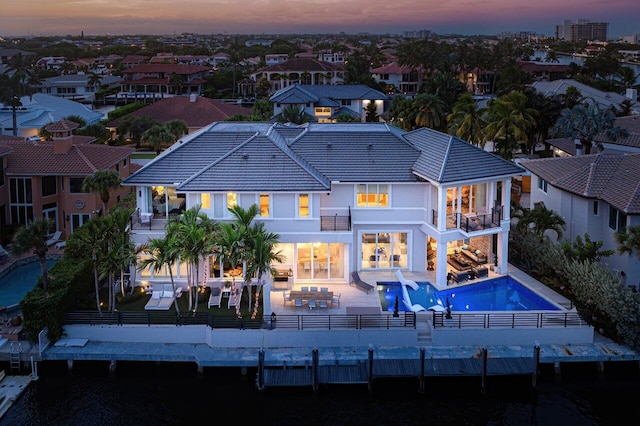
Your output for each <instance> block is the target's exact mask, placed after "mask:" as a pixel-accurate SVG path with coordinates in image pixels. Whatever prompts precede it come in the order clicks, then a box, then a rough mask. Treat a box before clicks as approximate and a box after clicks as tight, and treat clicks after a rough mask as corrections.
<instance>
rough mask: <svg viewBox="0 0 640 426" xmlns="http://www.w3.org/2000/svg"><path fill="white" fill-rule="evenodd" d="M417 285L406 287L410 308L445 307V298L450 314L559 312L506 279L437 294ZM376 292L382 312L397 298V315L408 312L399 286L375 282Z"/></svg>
mask: <svg viewBox="0 0 640 426" xmlns="http://www.w3.org/2000/svg"><path fill="white" fill-rule="evenodd" d="M417 284H418V286H419V288H418V290H413V289H411V288H409V287H407V293H408V294H409V298H410V299H411V303H412V304H416V303H417V304H420V305H422V306H424V307H425V308H426V309H429V308H430V307H431V306H433V305H436V304H439V305H441V306H446V302H447V298H448V299H449V304H450V305H451V310H452V311H538V310H543V311H548V310H551V311H557V310H560V308H559V307H557V306H555V305H554V304H552V303H551V302H549V301H548V300H546V299H544V298H543V297H541V296H539V295H537V294H536V293H534V292H533V291H531V290H529V289H528V288H527V287H525V286H523V285H522V284H520V283H519V282H518V281H516V280H514V279H513V278H511V277H510V276H508V275H507V276H503V277H498V278H493V279H490V280H485V281H478V282H477V283H471V284H468V285H464V286H460V287H456V288H450V289H446V290H440V291H438V290H437V289H436V288H435V287H434V286H433V285H431V283H429V282H418V283H417ZM378 292H379V293H380V300H381V302H382V309H383V310H386V311H389V312H393V310H394V303H395V298H396V296H398V311H409V310H410V309H409V307H408V306H406V305H405V303H404V302H403V297H402V288H401V286H400V283H399V282H393V281H392V282H378Z"/></svg>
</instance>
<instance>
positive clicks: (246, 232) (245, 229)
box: [229, 204, 260, 309]
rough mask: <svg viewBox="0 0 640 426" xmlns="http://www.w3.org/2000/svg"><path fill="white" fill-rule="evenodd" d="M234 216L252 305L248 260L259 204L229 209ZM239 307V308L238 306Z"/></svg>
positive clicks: (239, 250)
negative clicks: (245, 207)
mask: <svg viewBox="0 0 640 426" xmlns="http://www.w3.org/2000/svg"><path fill="white" fill-rule="evenodd" d="M229 211H230V212H231V214H232V215H233V217H234V220H233V222H232V226H233V228H234V229H235V231H236V235H237V237H238V239H239V242H238V243H237V250H238V253H239V256H240V261H241V262H242V275H243V276H244V280H245V283H246V286H247V288H248V290H249V307H251V291H252V276H253V275H252V274H249V271H248V267H247V265H248V262H249V258H250V257H251V251H252V237H253V235H252V227H251V225H252V223H253V220H254V219H255V217H256V216H258V213H259V212H260V209H259V207H258V205H257V204H253V205H251V207H249V208H248V209H244V208H242V207H240V206H238V205H236V206H234V207H232V208H230V209H229ZM238 309H239V308H238Z"/></svg>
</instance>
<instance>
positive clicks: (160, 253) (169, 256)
mask: <svg viewBox="0 0 640 426" xmlns="http://www.w3.org/2000/svg"><path fill="white" fill-rule="evenodd" d="M142 251H143V252H144V253H146V254H147V255H148V256H149V257H147V258H145V259H144V260H143V261H142V262H140V265H139V266H138V268H139V269H140V270H143V269H146V268H153V270H154V271H156V272H159V271H161V270H162V269H163V268H164V267H167V269H168V270H169V278H170V279H171V287H172V289H173V293H174V294H175V292H176V284H175V282H174V280H173V266H174V265H175V263H176V262H177V261H178V255H179V251H178V243H177V241H176V235H175V234H170V233H167V234H165V237H164V238H150V239H149V241H147V243H146V244H145V245H144V246H143V248H142ZM173 306H174V307H175V308H176V312H177V313H178V315H180V308H179V307H178V299H177V298H174V300H173Z"/></svg>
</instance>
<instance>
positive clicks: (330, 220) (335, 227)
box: [320, 214, 351, 232]
mask: <svg viewBox="0 0 640 426" xmlns="http://www.w3.org/2000/svg"><path fill="white" fill-rule="evenodd" d="M320 231H333V232H337V231H351V215H350V214H349V215H348V216H340V215H338V214H335V215H333V216H320Z"/></svg>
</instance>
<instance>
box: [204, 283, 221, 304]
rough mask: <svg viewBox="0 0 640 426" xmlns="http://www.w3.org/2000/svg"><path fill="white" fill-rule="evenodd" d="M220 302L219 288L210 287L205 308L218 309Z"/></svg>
mask: <svg viewBox="0 0 640 426" xmlns="http://www.w3.org/2000/svg"><path fill="white" fill-rule="evenodd" d="M221 301H222V288H220V287H211V294H210V295H209V303H207V307H209V308H210V307H212V306H217V307H218V308H219V307H220V302H221Z"/></svg>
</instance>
